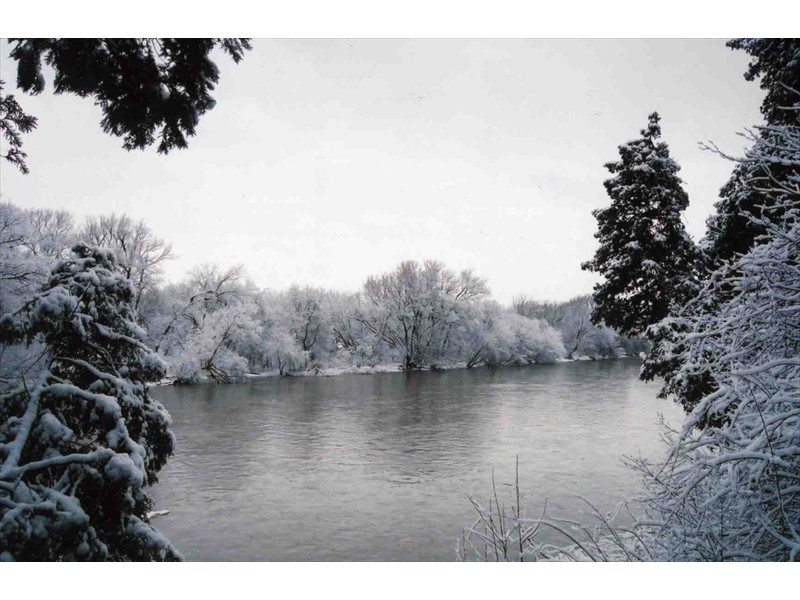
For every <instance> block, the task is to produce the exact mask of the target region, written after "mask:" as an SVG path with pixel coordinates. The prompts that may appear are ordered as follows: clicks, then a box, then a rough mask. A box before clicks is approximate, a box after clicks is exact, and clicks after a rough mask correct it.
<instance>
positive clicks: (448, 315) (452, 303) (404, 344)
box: [363, 260, 488, 370]
mask: <svg viewBox="0 0 800 600" xmlns="http://www.w3.org/2000/svg"><path fill="white" fill-rule="evenodd" d="M487 293H488V288H487V286H486V281H485V280H483V279H481V278H479V277H476V276H475V275H474V274H472V272H470V271H462V272H461V273H459V274H456V273H454V272H452V271H449V270H448V269H446V268H445V267H444V265H443V264H442V263H440V262H438V261H431V260H428V261H425V262H424V263H423V264H420V263H417V262H415V261H406V262H403V263H401V264H400V265H398V267H397V268H396V269H395V270H394V271H392V272H391V273H387V274H384V275H381V276H379V277H370V278H369V279H367V281H366V283H365V284H364V290H363V294H364V298H365V300H366V302H368V303H370V304H372V306H373V307H375V308H376V309H377V311H375V312H374V313H372V314H371V315H370V319H371V320H370V321H367V322H365V325H366V326H367V327H368V328H369V329H371V330H372V331H375V332H376V333H378V334H379V336H380V338H381V339H382V340H384V341H385V342H386V343H387V344H388V345H389V346H390V347H392V348H395V349H397V350H399V351H400V352H401V353H402V358H401V360H402V368H403V369H404V370H407V369H414V368H418V367H422V366H429V365H435V364H436V363H437V362H438V361H440V360H441V359H442V357H443V356H444V354H445V353H446V352H447V351H448V348H449V347H450V344H451V342H452V339H451V336H450V334H451V332H452V329H453V326H454V324H455V323H456V321H457V320H458V311H459V309H460V308H461V307H462V306H464V305H466V304H468V303H470V302H472V301H474V300H476V299H478V298H481V297H482V296H484V295H486V294H487Z"/></svg>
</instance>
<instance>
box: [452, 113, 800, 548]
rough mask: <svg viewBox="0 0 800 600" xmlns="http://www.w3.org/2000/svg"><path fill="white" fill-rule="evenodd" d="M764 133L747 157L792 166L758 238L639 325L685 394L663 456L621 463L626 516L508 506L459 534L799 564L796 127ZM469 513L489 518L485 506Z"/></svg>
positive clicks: (491, 543)
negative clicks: (637, 493)
mask: <svg viewBox="0 0 800 600" xmlns="http://www.w3.org/2000/svg"><path fill="white" fill-rule="evenodd" d="M769 139H770V140H771V143H776V144H777V145H776V146H774V147H771V148H770V151H769V153H764V154H760V155H758V154H753V153H749V154H748V160H757V161H762V164H763V165H764V166H765V168H767V169H768V168H769V165H770V164H771V162H772V161H778V162H779V163H780V164H781V166H782V167H784V168H786V167H789V166H791V167H793V171H791V175H790V176H789V178H788V179H784V180H782V181H778V180H775V181H774V182H772V185H775V186H779V193H780V194H781V195H782V196H784V197H785V200H786V202H785V203H784V205H783V207H782V209H783V210H782V211H781V212H780V214H781V217H780V219H779V220H776V221H775V222H773V221H770V220H769V219H766V218H763V217H762V218H758V219H756V217H753V216H751V217H750V218H753V219H755V220H757V221H758V222H757V225H758V227H759V228H760V229H761V230H762V231H763V232H765V233H764V237H763V238H762V239H760V240H759V244H758V245H756V246H755V247H754V248H752V249H751V250H750V251H749V252H747V253H746V254H745V255H743V256H742V257H740V258H739V259H737V260H736V261H733V262H732V263H725V264H723V265H722V266H721V267H720V268H719V269H718V270H716V271H715V272H714V273H713V274H712V275H711V276H710V277H709V279H708V281H707V282H706V284H705V285H704V286H703V287H702V288H701V290H700V291H699V293H698V295H697V297H696V298H694V299H693V300H692V301H690V302H689V303H688V304H687V305H686V306H685V307H683V308H682V309H681V310H679V311H676V312H675V313H674V314H673V315H671V316H670V317H669V318H668V319H666V320H664V321H662V322H661V323H660V324H658V325H656V326H654V327H651V328H650V329H651V332H652V330H653V329H654V328H655V329H657V331H658V332H666V333H663V338H661V343H660V344H659V347H658V350H659V351H660V352H661V353H662V354H661V355H660V357H661V360H672V361H674V369H675V372H674V375H673V376H672V377H671V379H670V382H669V385H670V389H672V390H674V392H675V393H676V395H678V397H679V398H683V399H685V398H686V397H687V394H688V393H690V392H691V393H692V394H693V395H692V397H693V398H694V397H697V401H696V402H695V403H694V404H693V408H692V410H691V413H690V414H689V416H688V417H687V420H686V421H685V422H684V424H683V426H682V427H681V428H680V429H679V430H678V431H673V432H669V431H668V432H667V439H668V440H669V449H668V452H667V455H666V457H665V458H664V459H662V460H661V461H658V462H655V463H649V462H646V461H642V460H634V461H632V464H633V466H634V467H635V468H637V469H638V470H639V471H640V472H641V473H642V475H643V477H644V482H645V487H644V491H643V493H642V495H641V497H640V498H639V499H638V502H637V503H636V505H634V506H635V509H634V510H632V511H631V513H630V514H629V515H628V516H629V517H630V518H631V519H632V521H633V525H630V526H627V527H625V526H620V524H619V523H620V522H619V521H615V520H614V519H611V518H610V517H606V516H605V515H601V514H600V513H596V516H597V517H598V521H599V525H598V526H597V527H587V526H583V525H580V524H578V525H576V524H575V523H570V522H568V521H564V520H558V519H552V518H532V519H526V518H524V517H521V516H519V511H517V513H516V514H513V513H512V514H507V515H505V516H504V517H503V518H504V523H505V524H504V525H503V526H502V527H497V528H495V529H494V530H489V531H488V533H485V532H484V533H482V531H475V532H472V531H470V532H468V533H469V534H470V535H472V536H473V537H474V539H477V540H480V543H479V544H478V546H480V544H486V545H487V546H484V547H486V548H494V547H497V545H498V544H500V547H502V543H504V542H503V540H505V539H507V538H508V536H511V537H512V538H513V539H514V540H516V541H519V540H520V539H522V540H523V546H524V548H523V554H524V555H526V556H529V557H537V558H558V559H574V560H669V561H708V560H749V561H752V560H762V561H763V560H766V561H778V560H789V561H796V560H798V559H800V187H798V186H800V129H798V128H792V127H785V128H770V135H769ZM786 172H787V171H786V170H784V173H786ZM763 183H764V182H761V183H760V184H759V183H756V184H755V185H762V184H763ZM760 191H761V192H769V190H768V188H761V190H760ZM650 336H651V337H652V334H650ZM698 382H704V387H698ZM684 406H686V402H684ZM478 508H479V512H480V513H481V518H480V519H479V522H481V523H485V522H488V519H489V517H488V516H487V515H488V514H489V513H490V511H485V510H483V509H481V508H480V507H478ZM493 519H494V522H497V521H498V517H496V516H495V517H493ZM547 529H549V530H551V531H557V532H559V533H561V534H562V535H563V536H564V538H563V539H564V542H565V544H564V545H563V546H557V545H554V544H552V543H551V544H547V543H543V542H541V541H540V536H537V532H539V531H544V530H547ZM514 532H517V533H514ZM515 535H516V536H517V537H514V536H515Z"/></svg>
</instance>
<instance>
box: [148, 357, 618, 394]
mask: <svg viewBox="0 0 800 600" xmlns="http://www.w3.org/2000/svg"><path fill="white" fill-rule="evenodd" d="M622 358H630V357H629V356H627V355H621V356H576V357H574V358H557V359H556V360H555V361H554V362H555V363H570V362H583V361H593V360H615V359H622ZM544 364H553V363H531V364H529V365H507V366H508V367H514V366H521V367H527V366H534V365H544ZM467 368H471V369H481V368H488V367H486V365H479V366H475V367H467V364H466V363H463V362H462V363H453V364H449V365H437V366H435V367H420V368H418V369H414V371H449V370H454V369H467ZM498 368H501V369H502V368H506V367H498ZM402 372H403V369H402V367H401V366H400V365H398V364H396V363H387V364H379V365H371V366H345V367H326V368H314V369H308V370H304V371H293V372H290V373H284V374H281V373H280V372H279V371H278V369H271V370H269V371H262V372H260V373H247V374H245V375H242V376H241V377H234V378H231V383H245V382H247V381H257V380H259V379H269V378H273V377H338V376H340V375H377V374H379V373H402ZM176 382H177V380H176V378H175V377H167V378H164V379H162V380H161V381H159V382H157V383H155V384H153V385H157V386H160V385H194V384H207V383H215V382H214V381H213V380H212V379H211V378H207V379H203V380H201V381H196V382H180V383H176Z"/></svg>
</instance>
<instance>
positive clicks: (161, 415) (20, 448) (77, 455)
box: [0, 244, 179, 560]
mask: <svg viewBox="0 0 800 600" xmlns="http://www.w3.org/2000/svg"><path fill="white" fill-rule="evenodd" d="M73 252H74V257H73V258H71V259H69V260H65V261H62V262H60V263H59V264H58V265H57V266H56V267H55V268H54V270H53V273H52V276H51V278H50V281H49V284H48V285H47V286H46V289H44V290H43V291H42V292H40V293H38V294H36V295H35V296H34V297H33V298H32V299H31V300H30V301H28V302H27V303H26V304H25V305H24V306H23V307H22V308H21V309H20V310H18V311H17V312H15V313H13V314H8V315H5V316H4V317H3V318H2V319H0V343H3V344H6V345H10V344H15V343H25V344H33V343H35V344H37V345H39V347H40V348H42V351H41V358H40V362H39V373H38V374H36V375H35V376H34V377H25V381H23V385H22V386H21V387H20V388H19V389H16V390H12V391H10V392H8V393H5V394H3V395H2V396H0V560H175V559H178V558H179V555H178V554H177V552H176V551H175V550H174V549H173V548H172V546H171V544H170V543H169V541H168V540H167V539H166V538H164V536H162V535H161V534H160V533H158V532H157V531H156V530H155V529H153V528H152V527H151V526H150V524H149V522H148V517H147V514H148V511H149V510H150V509H151V508H152V501H151V499H150V497H149V495H148V494H147V492H146V486H149V485H152V484H154V483H155V482H156V481H157V473H158V472H159V471H160V470H161V468H162V467H163V466H164V464H165V463H166V461H167V457H168V456H169V455H170V454H171V453H172V451H173V447H174V437H173V434H172V431H171V422H170V417H169V414H168V413H167V412H166V410H165V409H164V408H163V407H162V406H161V405H160V404H159V403H158V402H156V401H155V400H153V399H152V398H150V396H149V394H148V389H147V383H148V382H151V381H154V380H157V379H160V378H161V377H163V376H164V374H165V372H166V365H165V363H164V362H163V360H162V359H161V358H160V357H159V356H158V355H157V354H156V353H155V352H153V351H152V350H150V349H149V348H148V347H147V346H146V345H145V344H144V343H143V341H142V340H143V339H144V331H143V330H142V329H141V328H140V327H139V326H138V325H136V323H135V322H134V313H133V309H132V306H131V303H132V301H133V297H134V289H133V286H132V285H131V283H130V281H128V280H127V279H125V278H123V277H122V276H121V275H119V274H118V272H117V270H116V261H115V258H114V255H113V254H112V253H111V252H110V251H108V250H102V249H97V248H91V247H89V246H86V245H84V244H79V245H77V246H75V247H74V249H73Z"/></svg>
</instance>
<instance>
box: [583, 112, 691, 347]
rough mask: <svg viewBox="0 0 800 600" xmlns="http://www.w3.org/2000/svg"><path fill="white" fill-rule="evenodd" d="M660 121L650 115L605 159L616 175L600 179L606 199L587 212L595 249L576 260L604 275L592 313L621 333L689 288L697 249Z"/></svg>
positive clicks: (641, 325)
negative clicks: (634, 136)
mask: <svg viewBox="0 0 800 600" xmlns="http://www.w3.org/2000/svg"><path fill="white" fill-rule="evenodd" d="M659 121H660V117H659V116H658V113H653V114H651V115H650V117H649V122H648V125H647V128H646V129H643V130H642V131H641V134H642V137H641V138H640V139H638V140H635V141H632V142H628V143H627V144H625V145H623V146H620V147H619V154H620V159H621V160H619V161H617V162H612V163H608V164H607V165H606V168H607V169H608V170H609V171H610V172H611V173H612V174H613V175H614V177H612V178H611V179H608V180H606V182H605V188H606V191H607V192H608V195H609V197H610V198H611V205H610V206H609V207H607V208H603V209H598V210H595V211H594V212H593V213H592V214H593V215H594V216H595V218H596V219H597V223H598V231H597V233H596V234H595V237H596V238H597V239H598V240H599V241H600V247H599V248H598V249H597V252H596V253H595V256H594V259H593V260H591V261H588V262H586V263H584V264H583V265H582V268H583V269H584V270H588V271H593V272H596V273H599V274H600V275H602V276H603V277H604V281H603V282H602V283H598V284H596V285H595V287H594V302H595V306H594V310H593V313H592V319H593V320H594V322H595V323H600V322H603V323H605V324H606V325H607V326H608V327H612V328H614V329H616V330H618V331H619V332H620V333H622V334H623V335H626V336H636V335H638V334H641V333H643V332H644V331H645V329H647V327H648V326H649V325H651V324H653V323H656V322H658V321H660V320H661V319H663V318H664V317H666V316H667V314H668V313H669V310H670V308H671V307H672V306H673V305H675V304H680V303H682V302H684V301H685V300H687V299H688V298H689V297H690V295H691V293H692V290H693V289H694V282H695V272H696V269H697V262H698V253H697V250H696V248H695V246H694V243H693V242H692V241H691V239H690V238H689V235H688V234H687V232H686V230H685V228H684V226H683V222H682V221H681V213H682V212H683V211H684V210H685V209H686V207H687V206H688V203H689V199H688V196H687V195H686V192H684V191H683V188H682V187H681V180H680V178H679V177H678V175H677V173H678V171H679V169H680V167H679V166H678V163H677V162H675V161H674V160H673V159H672V158H671V157H670V155H669V148H668V147H667V144H666V143H664V142H660V141H659V138H660V137H661V126H660V125H659Z"/></svg>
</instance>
